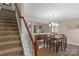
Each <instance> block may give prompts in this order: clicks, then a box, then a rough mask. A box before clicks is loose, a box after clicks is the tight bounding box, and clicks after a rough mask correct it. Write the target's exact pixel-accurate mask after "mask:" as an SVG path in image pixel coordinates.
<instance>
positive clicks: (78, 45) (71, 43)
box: [67, 42, 79, 46]
mask: <svg viewBox="0 0 79 59" xmlns="http://www.w3.org/2000/svg"><path fill="white" fill-rule="evenodd" d="M67 43H68V44H72V45H76V46H79V44H78V43H72V42H67Z"/></svg>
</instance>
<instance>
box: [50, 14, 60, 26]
mask: <svg viewBox="0 0 79 59" xmlns="http://www.w3.org/2000/svg"><path fill="white" fill-rule="evenodd" d="M54 17H55V13H53V20H54ZM51 26H52V27H53V26H59V24H58V23H57V22H53V21H52V22H51V23H50V24H49V27H51Z"/></svg>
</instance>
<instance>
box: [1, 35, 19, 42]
mask: <svg viewBox="0 0 79 59" xmlns="http://www.w3.org/2000/svg"><path fill="white" fill-rule="evenodd" d="M17 40H20V37H19V36H13V37H11V36H9V37H0V43H4V42H11V41H17Z"/></svg>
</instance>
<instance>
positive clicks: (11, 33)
mask: <svg viewBox="0 0 79 59" xmlns="http://www.w3.org/2000/svg"><path fill="white" fill-rule="evenodd" d="M8 35H19V32H18V31H0V36H8Z"/></svg>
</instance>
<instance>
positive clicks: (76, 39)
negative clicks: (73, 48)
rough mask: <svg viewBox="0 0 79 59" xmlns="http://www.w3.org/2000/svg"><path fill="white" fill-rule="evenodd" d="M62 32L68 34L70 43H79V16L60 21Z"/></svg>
mask: <svg viewBox="0 0 79 59" xmlns="http://www.w3.org/2000/svg"><path fill="white" fill-rule="evenodd" d="M59 24H60V33H64V34H65V35H66V36H67V39H68V43H70V44H74V45H79V18H74V19H70V20H66V21H62V22H59Z"/></svg>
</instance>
